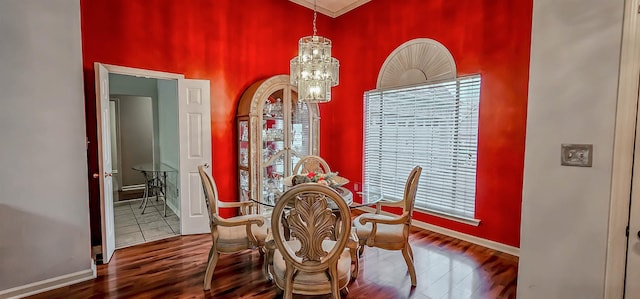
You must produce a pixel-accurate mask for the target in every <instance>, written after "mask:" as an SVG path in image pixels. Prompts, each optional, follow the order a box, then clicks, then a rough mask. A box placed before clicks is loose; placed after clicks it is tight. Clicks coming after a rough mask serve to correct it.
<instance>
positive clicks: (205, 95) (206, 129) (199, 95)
mask: <svg viewBox="0 0 640 299" xmlns="http://www.w3.org/2000/svg"><path fill="white" fill-rule="evenodd" d="M178 102H179V104H178V114H179V115H178V125H179V127H180V214H181V215H180V223H181V233H182V234H183V235H189V234H201V233H207V232H209V215H208V213H207V210H206V205H205V202H204V194H203V191H202V184H201V182H200V176H199V174H198V165H200V164H204V163H209V165H211V108H210V87H209V80H188V79H180V80H178Z"/></svg>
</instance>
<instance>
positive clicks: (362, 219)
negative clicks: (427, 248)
mask: <svg viewBox="0 0 640 299" xmlns="http://www.w3.org/2000/svg"><path fill="white" fill-rule="evenodd" d="M408 219H409V212H404V213H402V215H400V216H398V217H393V218H385V219H382V218H371V217H366V216H362V217H360V224H362V225H365V224H367V222H371V223H373V224H374V225H375V224H404V223H406V222H407V220H408Z"/></svg>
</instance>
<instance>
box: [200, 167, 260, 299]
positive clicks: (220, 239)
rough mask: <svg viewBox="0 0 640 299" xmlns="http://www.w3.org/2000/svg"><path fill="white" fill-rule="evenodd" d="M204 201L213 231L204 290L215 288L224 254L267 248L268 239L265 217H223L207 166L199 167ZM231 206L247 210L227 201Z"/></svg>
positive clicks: (238, 204)
mask: <svg viewBox="0 0 640 299" xmlns="http://www.w3.org/2000/svg"><path fill="white" fill-rule="evenodd" d="M198 172H199V173H200V179H201V181H202V187H203V189H204V199H205V202H206V204H207V211H208V213H209V227H210V228H211V240H212V241H213V244H212V245H211V249H210V250H209V259H208V262H207V270H206V272H205V275H204V289H205V290H209V289H211V279H212V277H213V270H214V269H215V267H216V263H217V262H218V257H219V256H220V253H235V252H239V251H243V250H246V249H252V248H256V247H259V246H264V241H265V239H266V237H267V231H268V229H267V228H268V227H269V225H268V223H266V224H265V222H267V220H266V219H265V217H264V216H260V215H241V216H236V217H231V218H222V217H220V215H219V214H218V208H219V206H220V205H221V203H223V202H221V201H219V200H218V188H217V187H216V183H215V180H214V179H213V177H211V176H210V175H209V174H208V173H207V172H206V171H205V166H204V165H200V166H198ZM225 206H227V207H239V208H241V207H244V206H245V204H243V203H240V202H237V203H231V202H225Z"/></svg>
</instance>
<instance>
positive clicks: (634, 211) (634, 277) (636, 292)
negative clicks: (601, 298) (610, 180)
mask: <svg viewBox="0 0 640 299" xmlns="http://www.w3.org/2000/svg"><path fill="white" fill-rule="evenodd" d="M638 130H640V122H638V120H637V119H636V137H635V149H634V154H633V161H634V163H633V165H634V166H633V174H632V180H631V204H630V206H629V209H630V211H629V237H628V239H627V265H626V269H627V270H626V277H625V296H624V297H625V298H627V299H632V298H633V299H635V298H640V283H638V281H640V138H638V132H640V131H638Z"/></svg>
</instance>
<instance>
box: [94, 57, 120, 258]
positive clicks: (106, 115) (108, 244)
mask: <svg viewBox="0 0 640 299" xmlns="http://www.w3.org/2000/svg"><path fill="white" fill-rule="evenodd" d="M94 69H95V73H96V117H97V127H98V128H97V129H98V140H99V142H98V156H99V162H98V174H97V177H98V178H99V180H100V217H101V223H102V259H103V263H105V264H106V263H108V262H109V260H111V256H112V255H113V252H114V251H115V248H116V246H115V245H116V238H115V229H114V226H113V177H112V165H111V133H110V132H111V127H110V119H111V114H110V105H109V71H108V70H107V69H106V68H105V67H104V65H102V64H100V63H97V62H96V63H95V64H94Z"/></svg>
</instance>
